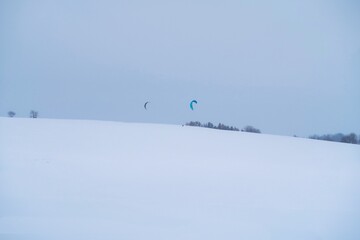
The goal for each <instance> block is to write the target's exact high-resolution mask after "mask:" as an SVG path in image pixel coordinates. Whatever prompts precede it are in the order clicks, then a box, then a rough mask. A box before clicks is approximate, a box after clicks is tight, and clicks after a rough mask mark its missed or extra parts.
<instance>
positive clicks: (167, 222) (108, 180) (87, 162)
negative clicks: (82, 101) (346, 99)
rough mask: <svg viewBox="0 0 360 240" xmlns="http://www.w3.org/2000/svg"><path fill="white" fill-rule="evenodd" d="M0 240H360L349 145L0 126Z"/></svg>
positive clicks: (110, 125) (168, 129)
mask: <svg viewBox="0 0 360 240" xmlns="http://www.w3.org/2000/svg"><path fill="white" fill-rule="evenodd" d="M0 239H1V240H14V239H16V240H25V239H26V240H38V239H39V240H40V239H41V240H58V239H59V240H60V239H64V240H65V239H66V240H72V239H74V240H75V239H76V240H79V239H84V240H92V239H96V240H100V239H101V240H104V239H114V240H115V239H117V240H118V239H124V240H128V239H131V240H138V239H144V240H145V239H146V240H178V239H179V240H180V239H181V240H184V239H186V240H192V239H194V240H200V239H204V240H205V239H206V240H213V239H214V240H215V239H216V240H220V239H226V240H233V239H234V240H235V239H236V240H239V239H255V240H257V239H261V240H263V239H276V240H282V239H284V240H285V239H286V240H289V239H292V240H297V239H307V240H309V239H326V240H329V239H330V240H331V239H342V240H358V239H360V146H359V145H351V144H343V143H333V142H325V141H315V140H309V139H302V138H295V137H281V136H271V135H264V134H251V133H243V132H230V131H219V130H212V129H205V128H196V127H182V126H176V125H157V124H135V123H119V122H101V121H80V120H49V119H20V118H0Z"/></svg>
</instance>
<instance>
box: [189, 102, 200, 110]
mask: <svg viewBox="0 0 360 240" xmlns="http://www.w3.org/2000/svg"><path fill="white" fill-rule="evenodd" d="M194 103H196V104H197V103H198V102H197V101H196V100H192V101H191V102H190V108H191V110H194Z"/></svg>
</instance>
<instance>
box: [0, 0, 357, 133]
mask: <svg viewBox="0 0 360 240" xmlns="http://www.w3.org/2000/svg"><path fill="white" fill-rule="evenodd" d="M359 11H360V6H359V3H357V1H350V0H347V1H340V0H333V1H331V0H330V1H325V0H324V1H322V0H319V1H309V0H305V1H282V0H276V1H250V0H249V1H232V0H225V1H196V0H194V1H161V0H156V1H145V0H137V1H136V0H135V1H115V0H114V1H110V0H106V1H60V0H59V1H37V0H34V1H25V0H23V1H21V0H20V1H11V0H3V1H1V2H0V36H1V38H0V116H6V115H7V111H9V110H13V111H15V112H16V113H17V116H19V117H27V116H28V113H29V112H30V110H31V109H36V110H38V111H39V115H40V117H44V118H81V119H103V120H116V121H133V122H155V123H169V124H183V123H185V122H187V121H190V120H199V121H202V122H206V121H211V122H213V123H218V122H222V123H225V124H229V125H234V126H238V127H240V128H241V127H243V126H244V125H247V124H250V125H254V126H255V127H257V128H260V129H261V130H262V131H263V132H265V133H273V134H286V135H292V134H297V135H300V136H301V135H303V136H307V135H309V134H312V133H335V132H344V133H348V132H357V133H359V132H360V126H359V122H360V107H359V103H360V15H359V14H358V13H359ZM192 99H197V100H198V102H199V104H198V105H197V106H196V109H195V111H191V110H190V109H189V102H190V101H191V100H192ZM146 101H150V102H151V103H150V104H149V109H148V111H145V110H144V108H143V104H144V103H145V102H146Z"/></svg>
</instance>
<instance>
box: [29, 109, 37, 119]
mask: <svg viewBox="0 0 360 240" xmlns="http://www.w3.org/2000/svg"><path fill="white" fill-rule="evenodd" d="M38 115H39V113H38V112H37V111H34V110H31V111H30V118H37V117H38Z"/></svg>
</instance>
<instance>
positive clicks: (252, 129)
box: [241, 126, 261, 133]
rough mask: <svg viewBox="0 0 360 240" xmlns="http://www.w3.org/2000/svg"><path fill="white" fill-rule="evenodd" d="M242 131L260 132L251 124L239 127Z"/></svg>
mask: <svg viewBox="0 0 360 240" xmlns="http://www.w3.org/2000/svg"><path fill="white" fill-rule="evenodd" d="M241 131H242V132H251V133H261V131H260V130H259V129H257V128H254V127H253V126H246V127H244V128H243V129H241Z"/></svg>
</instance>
